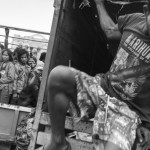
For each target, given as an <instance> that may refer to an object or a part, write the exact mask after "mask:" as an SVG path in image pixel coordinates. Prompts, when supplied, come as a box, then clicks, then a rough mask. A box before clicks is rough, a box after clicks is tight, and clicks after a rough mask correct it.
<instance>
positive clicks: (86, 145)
mask: <svg viewBox="0 0 150 150" xmlns="http://www.w3.org/2000/svg"><path fill="white" fill-rule="evenodd" d="M48 141H51V136H50V133H45V132H39V133H38V136H37V144H39V145H46V144H47V143H48ZM67 141H69V143H70V144H71V148H72V150H78V149H79V150H93V144H92V142H86V141H81V140H76V139H72V138H67Z"/></svg>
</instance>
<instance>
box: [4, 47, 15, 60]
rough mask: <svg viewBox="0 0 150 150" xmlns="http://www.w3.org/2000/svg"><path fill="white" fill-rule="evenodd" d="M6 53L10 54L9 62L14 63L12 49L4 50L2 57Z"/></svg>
mask: <svg viewBox="0 0 150 150" xmlns="http://www.w3.org/2000/svg"><path fill="white" fill-rule="evenodd" d="M4 52H7V53H8V56H9V61H11V62H12V61H13V57H12V52H11V50H10V49H3V51H2V55H3V53H4Z"/></svg>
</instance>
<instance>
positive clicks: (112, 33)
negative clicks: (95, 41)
mask: <svg viewBox="0 0 150 150" xmlns="http://www.w3.org/2000/svg"><path fill="white" fill-rule="evenodd" d="M95 3H96V7H97V11H98V15H99V20H100V26H101V28H102V30H103V31H104V33H105V35H106V37H107V39H109V40H114V39H116V40H120V38H121V33H120V31H119V29H118V25H117V24H115V23H114V22H113V20H112V19H111V18H110V16H109V15H108V13H107V11H106V9H105V6H104V0H95Z"/></svg>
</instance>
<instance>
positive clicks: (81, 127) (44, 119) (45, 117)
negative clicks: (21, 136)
mask: <svg viewBox="0 0 150 150" xmlns="http://www.w3.org/2000/svg"><path fill="white" fill-rule="evenodd" d="M40 123H41V124H44V125H50V118H49V114H48V113H45V112H43V113H42V115H41V120H40ZM92 127H93V122H92V121H80V122H78V123H74V121H73V118H72V117H68V116H67V117H66V122H65V128H66V129H71V130H76V131H79V132H84V133H89V134H91V133H92Z"/></svg>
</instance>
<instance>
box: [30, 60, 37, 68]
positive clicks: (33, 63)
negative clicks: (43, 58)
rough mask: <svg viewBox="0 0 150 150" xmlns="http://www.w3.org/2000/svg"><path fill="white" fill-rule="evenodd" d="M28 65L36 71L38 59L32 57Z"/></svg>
mask: <svg viewBox="0 0 150 150" xmlns="http://www.w3.org/2000/svg"><path fill="white" fill-rule="evenodd" d="M28 64H29V66H30V67H31V69H34V68H35V67H36V65H37V59H36V58H35V57H30V59H29V62H28Z"/></svg>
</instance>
